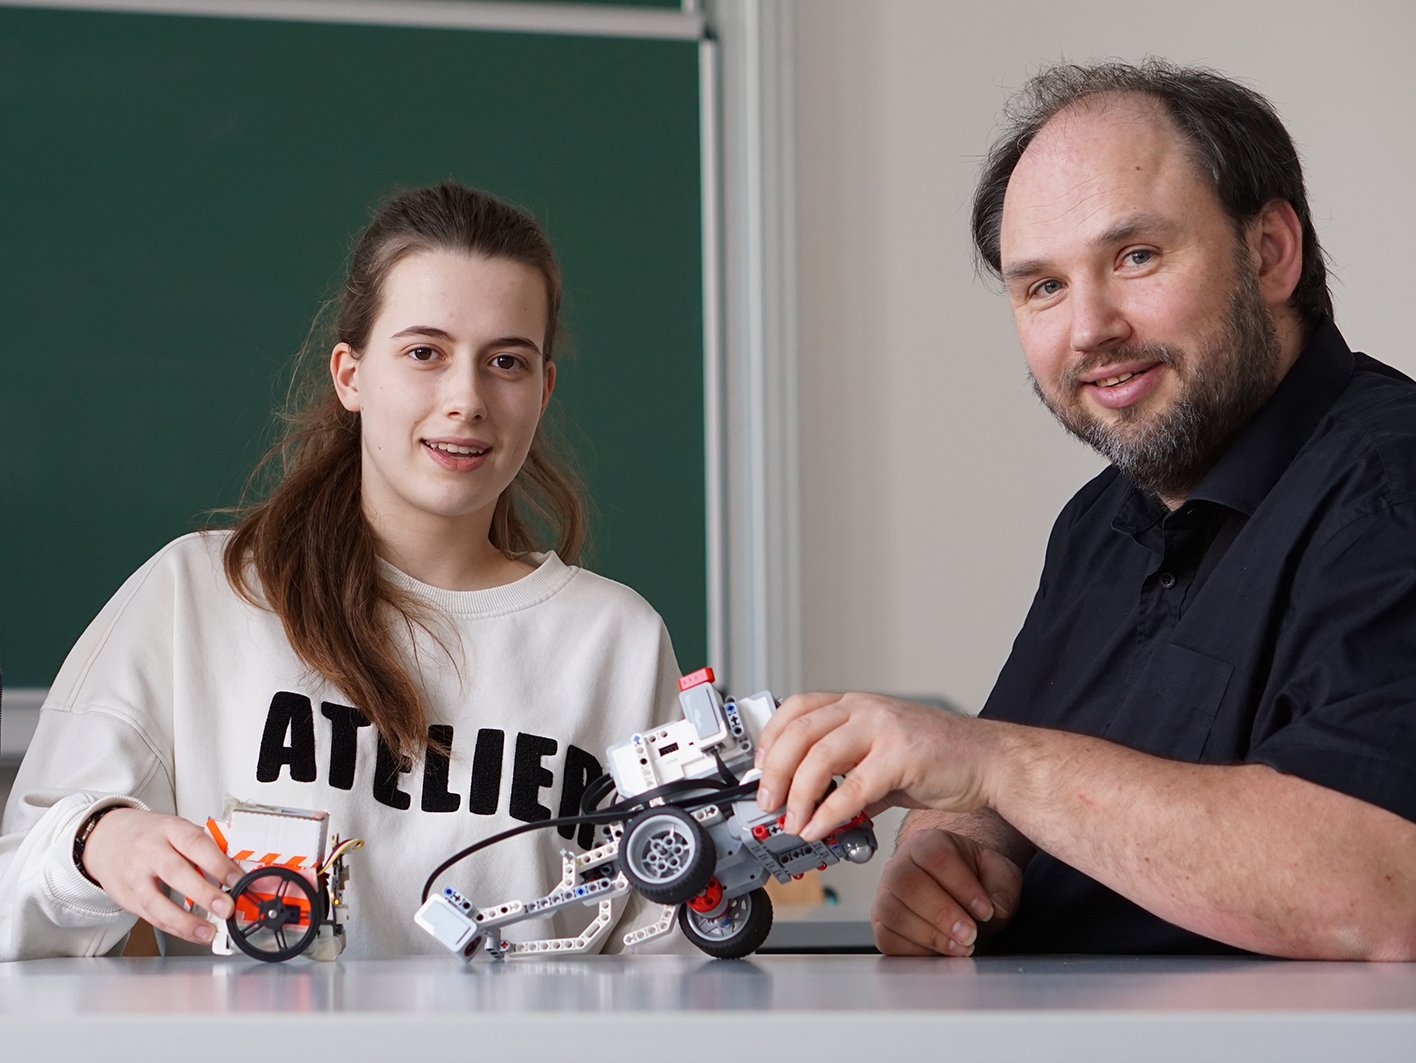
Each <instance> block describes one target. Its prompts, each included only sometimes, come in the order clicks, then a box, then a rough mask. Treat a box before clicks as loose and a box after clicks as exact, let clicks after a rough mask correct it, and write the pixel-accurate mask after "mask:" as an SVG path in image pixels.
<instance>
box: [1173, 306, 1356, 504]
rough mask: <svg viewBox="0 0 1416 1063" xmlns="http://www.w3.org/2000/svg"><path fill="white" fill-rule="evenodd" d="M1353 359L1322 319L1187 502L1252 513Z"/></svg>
mask: <svg viewBox="0 0 1416 1063" xmlns="http://www.w3.org/2000/svg"><path fill="white" fill-rule="evenodd" d="M1355 366H1356V360H1355V359H1354V358H1353V356H1352V352H1351V351H1350V350H1349V349H1348V347H1347V343H1346V341H1345V340H1343V338H1342V333H1340V332H1338V331H1337V326H1336V325H1335V324H1333V322H1332V319H1331V318H1328V317H1325V318H1323V319H1322V321H1320V322H1319V323H1318V325H1317V327H1316V328H1314V330H1313V334H1312V336H1311V337H1310V338H1309V340H1308V342H1307V344H1306V345H1305V346H1304V348H1303V350H1302V352H1301V353H1300V354H1299V356H1298V360H1297V361H1296V362H1294V363H1293V367H1292V368H1291V369H1289V371H1288V373H1287V375H1286V376H1284V378H1283V379H1282V380H1281V381H1279V384H1278V387H1277V388H1275V389H1274V393H1273V394H1272V395H1271V396H1269V400H1268V401H1267V402H1266V403H1264V405H1263V406H1261V407H1259V412H1258V413H1256V414H1255V415H1254V417H1253V419H1252V420H1251V421H1250V422H1249V423H1248V424H1247V425H1245V426H1244V428H1243V429H1241V430H1240V432H1239V435H1238V436H1237V437H1235V440H1234V442H1233V443H1231V444H1230V446H1229V448H1228V449H1227V450H1226V451H1225V452H1224V454H1223V455H1221V456H1220V459H1219V461H1218V462H1216V463H1215V466H1214V468H1212V469H1211V470H1210V471H1209V472H1208V473H1207V474H1206V475H1205V477H1204V479H1203V480H1201V481H1200V483H1199V486H1198V487H1196V488H1195V490H1194V491H1193V492H1192V493H1191V494H1190V498H1189V499H1188V500H1187V501H1197V502H1217V503H1219V504H1220V505H1222V506H1227V507H1228V508H1230V509H1234V510H1238V511H1239V512H1240V513H1243V514H1244V515H1245V516H1250V515H1252V514H1253V512H1254V510H1255V509H1257V508H1258V506H1259V503H1260V502H1262V501H1263V500H1264V496H1265V495H1267V494H1268V493H1269V491H1270V490H1271V489H1272V488H1273V485H1274V484H1276V483H1277V482H1278V478H1279V477H1280V476H1282V475H1283V472H1284V470H1285V469H1287V468H1288V466H1289V465H1290V464H1291V463H1292V461H1293V458H1294V457H1295V456H1296V455H1297V453H1298V451H1299V450H1300V449H1302V447H1303V444H1304V443H1306V442H1307V441H1308V439H1309V437H1310V436H1312V434H1313V430H1314V429H1315V428H1316V427H1317V425H1318V422H1319V421H1321V420H1322V419H1323V417H1324V416H1325V415H1326V414H1327V412H1328V410H1330V409H1331V408H1332V404H1333V403H1334V402H1335V401H1336V400H1337V397H1338V396H1339V395H1340V394H1342V391H1343V389H1344V388H1346V386H1347V382H1348V381H1349V380H1350V379H1351V378H1352V373H1353V370H1354V368H1355Z"/></svg>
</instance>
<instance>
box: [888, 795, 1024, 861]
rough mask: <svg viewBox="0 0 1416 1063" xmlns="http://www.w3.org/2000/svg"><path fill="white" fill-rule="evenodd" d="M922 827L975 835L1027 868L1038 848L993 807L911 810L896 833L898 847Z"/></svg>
mask: <svg viewBox="0 0 1416 1063" xmlns="http://www.w3.org/2000/svg"><path fill="white" fill-rule="evenodd" d="M921 830H947V831H950V832H951V833H953V834H961V835H963V836H964V837H965V838H971V839H973V840H974V841H976V842H978V843H979V844H980V845H984V846H987V847H988V848H990V849H993V850H994V851H996V852H1000V853H1002V854H1003V855H1004V856H1006V857H1007V858H1008V859H1009V860H1011V861H1013V863H1015V864H1017V865H1018V867H1020V868H1026V867H1027V865H1028V861H1029V860H1031V859H1032V858H1033V854H1034V853H1036V852H1037V847H1036V846H1035V845H1033V843H1032V842H1030V841H1028V839H1027V838H1025V837H1024V836H1023V835H1022V834H1020V833H1019V832H1018V831H1017V830H1016V829H1014V828H1013V826H1012V824H1010V823H1009V822H1008V821H1007V820H1005V819H1004V818H1003V817H1002V816H1000V815H999V814H998V813H997V812H995V811H994V810H993V809H991V808H985V809H981V810H980V811H978V812H936V811H935V810H934V809H931V808H917V809H914V810H912V811H911V812H909V813H908V814H907V815H906V816H905V819H904V822H902V823H901V824H900V830H899V833H898V834H896V835H895V847H896V848H899V846H900V844H901V843H902V842H903V841H904V840H905V839H906V838H907V837H909V836H910V835H911V834H914V833H915V832H917V831H921Z"/></svg>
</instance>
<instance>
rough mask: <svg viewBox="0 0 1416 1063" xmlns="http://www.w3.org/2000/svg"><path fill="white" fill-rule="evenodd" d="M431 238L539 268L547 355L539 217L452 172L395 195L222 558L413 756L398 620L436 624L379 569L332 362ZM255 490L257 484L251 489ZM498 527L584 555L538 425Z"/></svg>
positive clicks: (546, 271) (519, 542)
mask: <svg viewBox="0 0 1416 1063" xmlns="http://www.w3.org/2000/svg"><path fill="white" fill-rule="evenodd" d="M423 251H455V252H460V253H462V254H467V255H476V256H480V257H484V258H494V259H507V260H510V261H513V262H519V263H522V264H524V265H527V266H530V267H532V268H533V269H535V270H537V271H538V272H539V273H540V274H541V276H542V277H543V278H544V279H545V282H546V304H547V308H548V313H547V322H546V340H545V357H546V360H547V361H548V362H549V361H550V359H551V357H552V351H553V349H554V345H555V338H556V331H557V324H558V320H559V315H560V302H561V275H560V268H559V266H558V265H557V264H556V258H555V253H554V252H553V251H552V250H551V245H550V242H549V241H548V240H547V239H546V236H545V234H544V233H543V232H542V231H541V228H540V226H538V225H537V224H536V222H535V220H534V219H533V218H531V217H530V215H528V214H526V213H524V212H522V211H521V210H518V209H517V208H515V207H513V206H511V205H510V204H507V203H504V202H502V201H501V200H499V199H497V198H496V197H494V196H490V195H487V194H486V193H484V192H479V191H476V190H475V189H471V188H466V187H464V186H462V185H458V184H455V183H452V182H447V183H444V184H441V185H438V186H436V187H432V188H418V189H413V190H411V191H408V192H404V193H402V194H400V195H398V196H396V197H395V198H393V199H391V200H389V201H388V202H387V203H385V204H384V205H383V206H382V207H381V208H380V209H379V211H378V212H377V213H376V214H375V216H374V219H373V221H372V222H371V223H370V224H369V227H368V228H367V229H366V230H365V231H364V233H363V235H362V236H361V237H360V238H359V241H358V243H357V244H356V245H355V248H354V254H353V257H352V259H351V261H350V265H349V272H348V276H347V278H346V280H345V284H344V289H343V292H342V294H341V296H340V298H339V300H338V308H339V309H338V315H337V318H336V323H335V327H334V335H333V337H332V340H331V341H330V342H328V343H323V342H322V339H330V338H329V337H320V336H319V335H318V332H319V330H318V329H315V330H312V334H311V338H310V340H309V341H308V342H307V343H306V345H305V351H304V352H303V358H302V361H313V362H314V363H315V364H314V365H313V366H311V367H309V370H308V371H307V372H305V373H304V374H303V375H304V379H303V381H301V380H300V377H299V374H300V370H299V369H297V387H296V388H294V389H292V402H291V408H290V410H289V411H288V412H287V413H286V415H285V421H286V431H285V434H284V438H283V439H281V441H280V442H279V443H277V444H276V445H275V446H274V447H273V448H271V450H270V451H269V452H268V453H267V454H266V456H265V458H264V459H263V460H262V461H261V463H260V464H259V465H258V466H257V468H256V470H255V472H254V473H252V476H251V481H250V484H251V485H254V484H255V483H256V482H257V479H258V477H260V476H261V475H262V474H263V472H264V471H265V470H268V469H269V468H271V467H272V466H273V465H276V464H277V463H278V467H279V470H280V479H279V483H278V484H277V485H276V487H275V488H274V490H273V491H272V492H271V493H270V494H269V496H267V497H266V498H265V499H264V500H262V501H260V502H256V503H254V504H250V505H243V506H241V507H240V508H238V509H237V510H236V516H237V520H238V523H237V525H236V528H235V530H234V532H233V534H232V535H231V538H230V539H229V540H228V542H227V544H226V551H225V555H224V558H223V561H224V564H225V569H226V577H227V579H228V580H229V581H230V583H231V585H232V587H234V588H235V590H236V592H237V593H238V594H240V595H241V596H242V597H243V598H245V599H246V600H247V601H250V602H251V603H252V604H255V605H258V606H262V607H266V608H269V609H271V610H273V611H274V612H275V613H276V615H278V616H279V617H280V619H281V622H282V624H283V625H284V627H285V633H286V636H287V637H288V638H289V639H290V645H291V646H292V647H293V648H294V650H295V652H296V653H297V654H298V655H299V656H300V658H301V659H302V660H304V661H305V662H306V663H307V664H308V665H309V666H310V667H311V668H313V669H314V670H315V671H317V672H318V673H319V674H320V675H322V676H323V677H324V678H325V679H326V680H328V681H329V682H330V683H331V684H333V685H334V686H335V687H336V688H337V689H339V690H340V691H341V693H343V694H344V695H345V696H346V697H348V698H349V699H350V701H351V703H352V704H353V705H355V706H356V707H357V708H358V709H359V710H360V711H361V712H362V713H363V714H364V715H365V716H366V717H367V718H368V719H369V721H370V722H371V723H372V724H373V725H374V727H375V728H377V730H378V733H379V735H380V737H381V738H382V739H383V741H384V742H385V743H386V744H387V745H388V746H389V747H390V748H391V749H393V750H394V751H396V753H397V754H398V755H399V756H400V757H402V758H404V759H411V758H415V757H417V756H420V755H421V754H422V752H423V751H424V750H425V749H427V747H428V744H429V739H428V720H427V711H426V705H425V703H424V698H423V694H422V691H421V688H420V685H419V683H418V680H417V678H416V676H415V674H414V673H413V672H412V671H411V670H410V664H409V662H408V661H407V660H405V659H404V655H403V654H402V653H401V652H400V651H399V649H398V646H397V641H396V640H395V639H394V638H393V637H391V636H392V635H393V631H394V626H395V625H396V624H399V623H400V622H401V623H402V625H404V626H405V627H406V628H407V630H408V631H409V632H410V633H411V632H412V631H413V629H414V627H423V628H425V629H427V628H428V625H429V620H430V618H429V617H428V615H427V611H426V609H425V608H424V607H423V606H422V605H421V603H419V602H417V601H416V600H414V599H413V598H412V597H410V596H409V595H407V594H405V593H403V592H402V591H400V590H399V588H397V587H395V586H394V585H393V584H392V583H391V582H390V581H389V580H388V579H386V578H385V577H384V576H383V575H382V574H381V573H380V570H379V566H378V562H377V550H376V541H375V538H374V533H373V529H372V528H371V527H370V526H369V523H368V521H367V520H366V519H365V517H364V511H363V506H362V501H361V496H360V478H361V465H360V436H359V433H360V427H359V415H358V414H356V413H351V412H350V411H348V410H346V409H345V408H344V407H343V406H342V405H341V404H340V402H339V400H338V398H337V396H336V395H335V392H334V387H333V384H332V382H331V381H330V378H329V373H328V369H327V368H326V366H327V359H328V356H329V351H330V350H331V349H332V348H333V346H334V344H335V343H347V344H349V346H350V347H352V348H353V349H354V350H355V351H363V350H364V348H365V345H366V344H367V343H368V340H369V333H370V330H371V329H372V327H373V324H374V320H375V319H376V318H377V317H378V313H379V309H380V304H381V299H382V295H383V287H384V283H385V281H386V279H387V277H388V274H389V271H390V270H391V269H392V268H393V267H394V266H395V265H396V264H397V263H398V262H400V261H402V260H403V259H404V258H406V257H408V256H409V255H412V254H416V253H419V252H423ZM315 355H321V356H322V359H321V358H316V357H314V356H315ZM252 489H253V487H251V486H249V485H248V493H249V491H250V490H252ZM538 531H540V532H541V534H538ZM490 538H491V542H492V545H493V546H495V547H497V548H498V549H499V550H501V551H502V552H503V553H505V554H506V555H507V556H508V557H515V556H518V555H521V554H524V553H526V552H527V551H530V550H536V549H544V548H546V547H547V546H553V547H554V549H555V550H556V551H557V553H558V554H559V555H560V557H561V558H562V559H563V560H564V561H566V563H567V564H572V563H574V562H575V561H576V559H577V558H578V557H579V554H580V550H581V547H582V546H583V544H584V540H585V511H584V506H583V503H582V501H581V494H580V485H579V480H578V478H577V477H576V476H575V475H574V473H573V472H571V471H570V469H569V468H568V467H567V466H566V464H565V463H564V461H563V459H561V458H558V457H557V456H556V455H555V454H554V453H553V448H552V447H551V445H550V444H549V443H548V442H547V440H546V439H545V437H544V433H543V431H542V429H540V428H538V430H537V432H536V437H535V439H534V440H533V441H532V444H531V450H530V453H529V454H528V455H527V458H526V462H525V464H524V465H523V466H522V468H521V471H520V472H519V473H518V474H517V476H516V479H515V480H514V481H513V482H512V484H511V486H510V487H508V488H507V489H506V490H505V491H504V492H503V493H502V496H501V498H499V499H498V500H497V505H496V509H495V511H494V513H493V516H492V527H491V536H490Z"/></svg>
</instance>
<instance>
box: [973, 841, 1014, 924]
mask: <svg viewBox="0 0 1416 1063" xmlns="http://www.w3.org/2000/svg"><path fill="white" fill-rule="evenodd" d="M979 881H980V883H981V885H982V886H983V888H984V889H985V890H987V891H988V896H989V899H990V900H991V901H992V902H993V910H994V913H995V918H998V919H1007V918H1009V917H1011V916H1012V914H1013V912H1014V911H1016V910H1017V907H1018V898H1019V897H1020V896H1021V895H1022V891H1023V872H1022V869H1021V868H1019V867H1018V865H1017V864H1015V863H1013V861H1011V860H1009V859H1008V858H1007V857H1006V856H1004V855H1003V854H1002V853H1000V852H997V851H996V850H993V849H987V848H985V849H983V850H982V851H981V852H980V854H979Z"/></svg>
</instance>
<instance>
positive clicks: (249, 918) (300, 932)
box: [202, 798, 364, 963]
mask: <svg viewBox="0 0 1416 1063" xmlns="http://www.w3.org/2000/svg"><path fill="white" fill-rule="evenodd" d="M206 829H207V833H208V834H210V835H211V836H212V838H213V839H214V840H215V841H216V844H217V845H218V846H220V847H221V851H222V852H224V853H226V854H227V855H228V856H230V857H231V859H232V860H233V861H235V862H236V864H237V866H238V867H240V868H241V870H242V871H244V872H245V874H244V875H243V876H242V877H241V879H240V881H238V882H237V883H236V885H234V886H232V887H231V889H230V890H229V891H228V892H229V893H230V895H231V900H232V903H233V904H234V905H235V910H234V911H233V912H232V913H231V916H230V917H229V918H227V919H220V918H218V917H217V916H214V915H212V914H211V913H210V912H203V913H202V914H204V915H205V916H206V918H207V919H208V920H210V921H211V923H212V925H213V926H214V927H215V928H216V933H215V934H214V935H213V937H212V942H211V951H212V952H214V953H216V954H217V955H218V956H230V955H232V948H231V946H232V944H233V943H234V944H235V946H236V948H238V949H240V950H241V951H242V952H244V953H245V954H246V955H247V956H251V957H253V958H255V959H257V960H266V961H269V962H272V963H275V962H279V961H282V960H289V959H293V958H294V957H296V956H299V955H301V954H302V953H304V952H306V951H308V952H309V955H310V958H311V959H315V960H334V959H336V958H337V957H338V956H339V954H340V953H342V952H343V951H344V944H345V940H346V939H345V935H344V924H345V923H346V922H347V921H348V918H349V905H348V903H347V901H346V899H345V896H344V891H345V888H346V887H347V886H348V884H349V869H348V868H347V867H346V866H345V864H344V858H345V857H346V856H348V855H349V854H350V853H352V852H355V851H356V850H358V849H362V848H363V847H364V843H363V841H362V840H360V839H358V838H349V839H347V840H344V841H341V840H340V839H339V837H338V836H335V838H334V839H333V840H332V842H331V843H330V845H329V852H328V855H326V852H325V846H326V840H327V839H328V837H329V813H328V812H321V811H314V810H311V809H302V808H277V807H274V806H271V805H255V804H246V803H244V802H240V801H234V800H232V799H229V798H228V799H227V803H226V809H225V811H224V812H223V813H222V822H218V821H217V820H215V819H208V820H207V821H206Z"/></svg>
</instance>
